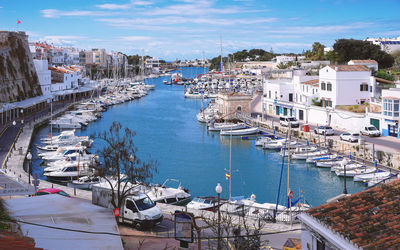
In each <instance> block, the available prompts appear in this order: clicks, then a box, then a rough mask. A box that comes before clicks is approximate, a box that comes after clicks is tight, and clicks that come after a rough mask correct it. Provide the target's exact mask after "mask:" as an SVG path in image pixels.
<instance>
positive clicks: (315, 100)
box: [311, 97, 322, 107]
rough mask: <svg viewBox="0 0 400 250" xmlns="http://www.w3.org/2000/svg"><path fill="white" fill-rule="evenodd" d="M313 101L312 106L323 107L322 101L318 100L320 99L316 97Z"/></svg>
mask: <svg viewBox="0 0 400 250" xmlns="http://www.w3.org/2000/svg"><path fill="white" fill-rule="evenodd" d="M311 101H312V104H313V105H314V106H319V107H321V106H322V105H321V100H318V97H315V98H314V99H312V100H311Z"/></svg>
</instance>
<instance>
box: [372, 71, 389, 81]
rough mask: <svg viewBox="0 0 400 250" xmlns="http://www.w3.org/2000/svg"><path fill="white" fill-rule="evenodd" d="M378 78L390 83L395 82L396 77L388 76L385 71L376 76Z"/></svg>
mask: <svg viewBox="0 0 400 250" xmlns="http://www.w3.org/2000/svg"><path fill="white" fill-rule="evenodd" d="M375 76H376V77H379V78H382V79H385V80H388V81H394V76H393V75H391V74H388V73H387V72H386V71H385V70H382V69H381V70H379V71H378V72H377V73H376V74H375Z"/></svg>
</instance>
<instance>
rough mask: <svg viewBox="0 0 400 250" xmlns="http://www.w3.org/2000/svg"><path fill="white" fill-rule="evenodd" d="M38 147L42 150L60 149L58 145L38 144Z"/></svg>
mask: <svg viewBox="0 0 400 250" xmlns="http://www.w3.org/2000/svg"><path fill="white" fill-rule="evenodd" d="M36 148H37V149H39V150H41V151H56V150H57V149H58V145H52V144H50V145H44V146H42V145H36Z"/></svg>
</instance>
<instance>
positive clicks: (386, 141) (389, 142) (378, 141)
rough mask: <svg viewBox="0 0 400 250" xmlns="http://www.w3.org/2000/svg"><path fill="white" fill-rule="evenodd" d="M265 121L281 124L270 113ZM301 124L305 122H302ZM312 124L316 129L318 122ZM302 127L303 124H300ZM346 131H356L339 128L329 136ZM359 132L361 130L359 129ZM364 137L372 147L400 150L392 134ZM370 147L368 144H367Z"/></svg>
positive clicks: (336, 136) (312, 128) (399, 141)
mask: <svg viewBox="0 0 400 250" xmlns="http://www.w3.org/2000/svg"><path fill="white" fill-rule="evenodd" d="M264 121H265V122H267V123H268V124H269V123H272V121H273V126H280V125H279V117H278V116H270V115H265V114H264ZM300 124H301V125H303V124H304V123H302V122H300ZM309 126H310V131H314V129H315V128H316V127H317V124H309ZM300 127H301V126H300ZM294 129H295V130H299V129H300V128H294ZM344 132H354V131H343V130H338V129H335V134H334V135H333V136H328V138H331V139H334V140H339V135H340V134H342V133H344ZM357 132H359V131H357ZM361 137H362V138H364V139H365V142H366V144H370V147H372V146H371V145H372V144H375V149H376V150H382V151H385V152H399V151H400V140H399V139H397V138H394V137H390V136H380V137H369V136H364V135H362V136H361ZM367 147H368V145H367Z"/></svg>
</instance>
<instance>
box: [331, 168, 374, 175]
mask: <svg viewBox="0 0 400 250" xmlns="http://www.w3.org/2000/svg"><path fill="white" fill-rule="evenodd" d="M374 172H376V168H374V167H361V168H356V169H351V170H347V168H346V177H353V176H356V175H360V174H370V173H374ZM335 173H336V175H337V176H344V170H336V171H335Z"/></svg>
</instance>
